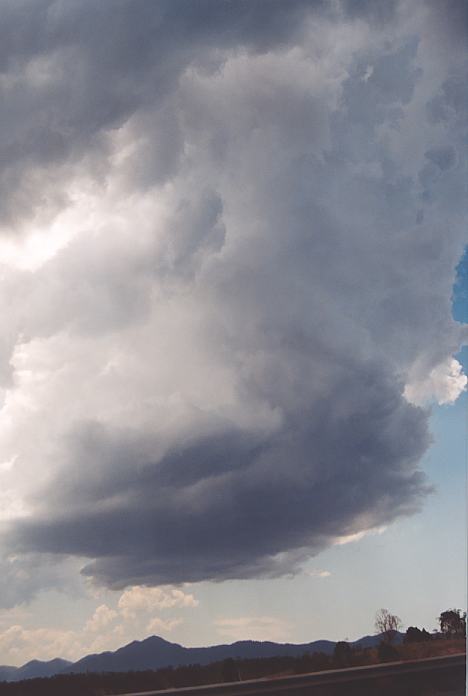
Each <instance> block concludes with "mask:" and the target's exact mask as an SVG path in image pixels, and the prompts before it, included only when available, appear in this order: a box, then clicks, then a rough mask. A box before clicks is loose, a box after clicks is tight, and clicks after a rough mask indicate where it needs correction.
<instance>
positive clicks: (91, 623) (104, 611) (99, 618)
mask: <svg viewBox="0 0 468 696" xmlns="http://www.w3.org/2000/svg"><path fill="white" fill-rule="evenodd" d="M117 617H118V612H116V611H115V609H111V608H110V607H108V606H107V604H100V605H99V606H98V607H97V609H96V610H95V612H94V614H93V615H92V617H91V618H90V619H89V620H88V621H87V622H86V627H85V630H86V631H91V632H93V633H98V632H101V631H102V630H103V629H104V628H106V627H107V626H108V625H109V624H110V623H112V622H113V621H114V620H115V619H116V618H117Z"/></svg>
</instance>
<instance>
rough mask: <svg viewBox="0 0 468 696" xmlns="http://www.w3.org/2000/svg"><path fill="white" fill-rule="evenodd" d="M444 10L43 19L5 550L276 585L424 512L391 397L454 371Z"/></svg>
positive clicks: (126, 580)
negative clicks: (311, 562)
mask: <svg viewBox="0 0 468 696" xmlns="http://www.w3.org/2000/svg"><path fill="white" fill-rule="evenodd" d="M26 4H27V3H26ZM175 5H177V10H178V12H177V13H176V12H175V10H174V9H173V7H174V6H175ZM384 5H385V7H384ZM195 8H197V9H195ZM379 8H380V10H379ZM385 8H386V9H385ZM286 10H287V11H286ZM434 11H435V10H434V8H433V4H432V3H426V2H419V3H410V2H400V3H386V4H384V3H355V4H353V3H348V2H343V3H342V4H336V5H334V6H333V8H332V6H331V4H330V5H329V4H327V3H325V4H323V3H310V2H309V3H307V2H294V3H285V2H280V3H277V2H273V1H272V2H256V1H255V0H254V1H252V2H248V3H244V2H217V1H215V0H212V1H208V0H207V1H206V2H202V3H196V4H194V3H191V2H190V3H189V2H178V3H177V2H176V3H169V2H167V3H166V2H158V3H152V2H140V3H132V2H123V1H122V2H118V3H113V4H112V6H111V5H110V4H107V5H106V4H103V5H99V7H96V6H95V5H94V4H88V3H83V4H81V3H80V4H79V5H78V4H76V3H72V2H70V3H66V2H65V3H53V2H50V3H42V4H41V3H37V4H36V5H35V12H36V13H38V18H37V19H38V22H39V27H40V28H39V31H38V33H37V36H36V35H35V36H34V39H33V37H32V36H31V37H30V42H31V45H30V48H29V51H28V52H25V51H23V52H21V51H19V48H18V46H16V45H11V46H10V53H11V59H10V62H8V63H7V64H6V65H7V67H6V71H7V72H6V75H7V77H8V79H9V82H8V80H7V81H6V82H5V85H7V87H8V88H9V89H11V90H13V92H12V101H11V103H12V104H13V105H15V109H16V110H17V111H18V113H19V116H20V118H15V119H13V120H12V123H11V127H10V129H7V131H8V132H10V134H11V138H12V142H13V143H16V144H14V146H13V145H12V147H13V150H12V152H16V150H17V149H18V147H19V145H18V143H20V142H23V143H26V145H23V149H22V150H20V155H21V156H19V155H18V156H16V155H15V156H14V157H13V156H12V160H11V164H8V163H7V167H6V170H5V171H6V174H5V178H4V180H3V181H2V184H1V186H2V188H1V190H0V195H2V194H3V195H4V198H5V200H7V201H8V205H7V206H6V208H5V212H4V215H3V224H4V226H5V229H6V231H7V233H8V234H6V236H5V237H4V240H3V242H2V243H3V244H4V247H2V249H4V253H5V254H7V252H8V254H9V256H8V259H9V266H8V267H6V266H5V272H4V275H3V277H2V283H3V286H4V289H5V293H4V295H3V298H4V299H3V303H4V304H3V310H2V317H3V319H2V326H1V327H0V329H1V331H0V335H1V341H2V346H3V348H2V351H3V354H4V356H5V360H4V366H3V371H2V373H3V376H4V387H5V392H4V403H3V409H2V421H1V426H0V449H1V452H2V455H1V460H2V461H3V462H5V463H6V464H5V466H4V467H3V468H2V469H1V476H2V479H3V484H4V490H5V491H7V492H8V496H9V499H11V500H12V501H13V502H12V506H11V510H10V511H9V512H8V511H6V513H5V515H4V519H5V520H6V522H5V524H6V525H7V527H6V531H5V535H4V539H5V541H4V543H5V545H6V547H7V549H8V550H9V552H10V553H15V554H20V555H21V554H22V553H34V554H37V553H53V554H59V555H64V556H70V555H71V556H77V557H80V558H85V559H88V561H87V562H86V565H85V567H84V573H85V574H87V575H92V576H93V577H94V578H96V579H97V580H98V581H102V582H104V583H106V584H107V585H109V586H111V587H120V588H123V587H125V586H128V585H139V584H147V585H155V584H167V583H179V582H180V583H182V582H188V581H198V580H206V579H215V580H219V579H225V578H245V577H258V576H272V575H278V574H282V573H286V572H292V571H294V570H295V569H297V568H298V567H299V566H300V564H301V562H302V561H303V560H304V559H305V558H307V557H308V556H310V554H314V553H317V552H318V551H320V550H321V549H323V548H324V547H326V546H327V545H329V544H331V543H333V541H334V540H336V539H337V538H341V537H347V536H349V535H353V534H357V533H359V532H361V531H363V530H367V529H372V528H376V527H381V526H383V525H386V524H388V523H389V522H391V521H392V520H394V519H396V518H397V517H398V516H400V515H406V514H410V513H413V512H414V511H415V510H417V509H418V508H419V507H420V505H421V504H422V501H423V499H424V497H425V495H426V494H427V493H428V491H429V490H430V483H429V482H428V481H427V480H426V478H425V476H424V474H423V473H422V471H421V470H420V468H419V462H420V460H421V457H422V455H423V453H424V452H425V450H426V449H427V447H428V445H429V442H430V436H429V433H428V429H427V421H428V411H427V410H425V407H421V406H416V405H414V404H412V403H410V402H409V400H408V399H407V398H406V397H405V388H406V395H407V396H408V394H422V393H424V395H425V396H428V398H429V399H430V398H431V393H429V392H428V387H427V376H428V375H429V374H436V375H437V394H446V393H448V391H450V398H451V399H452V398H456V396H457V393H458V392H459V391H460V389H463V387H464V384H465V382H464V381H463V379H462V378H460V379H458V380H457V381H456V384H455V382H454V380H453V379H452V382H451V383H450V385H446V384H445V383H444V379H445V378H444V374H445V373H444V372H443V370H441V368H440V366H441V365H446V364H447V361H448V360H450V359H451V356H452V355H453V354H454V353H455V352H456V351H457V349H458V347H459V346H460V344H461V342H462V341H463V335H464V334H463V327H461V326H460V325H459V324H457V323H456V322H454V321H453V319H452V317H451V309H450V297H451V289H452V285H453V281H454V269H455V267H456V264H457V261H458V259H459V258H460V256H461V254H462V251H463V245H464V227H463V211H462V205H463V203H462V201H463V195H462V187H463V183H462V181H463V175H462V162H461V161H460V157H459V155H458V153H459V150H460V143H461V142H462V137H463V135H462V132H463V129H464V119H463V116H462V110H463V104H462V102H461V100H460V98H459V94H460V89H462V86H461V83H460V80H459V78H460V75H461V73H462V56H461V55H459V50H458V49H456V48H454V50H453V51H451V52H447V50H446V48H443V47H446V32H448V31H450V30H451V29H450V26H449V25H447V26H444V31H445V33H444V32H443V31H442V28H438V27H437V23H436V22H435V21H434ZM21 17H22V15H21V13H20V10H18V9H15V8H14V6H11V7H10V6H9V14H8V21H9V22H18V23H19V22H20V20H21ZM23 19H24V17H23ZM21 26H22V31H23V32H27V27H28V24H27V23H21ZM104 28H106V31H105V32H104ZM28 36H29V35H28ZM104 36H105V39H104V40H103V37H104ZM155 37H159V38H158V40H156V39H155ZM23 43H26V38H24V41H23ZM15 57H16V58H15ZM64 61H65V62H64ZM2 84H3V83H2ZM7 87H2V89H7ZM69 104H71V106H67V105H69ZM73 105H74V106H73ZM12 108H13V107H12ZM54 119H55V120H54ZM38 123H39V124H42V128H43V131H44V134H45V133H47V138H48V139H47V138H46V139H45V140H44V139H43V140H41V142H40V143H39V141H38V139H39V135H40V133H41V132H42V131H40V130H38V128H39V126H38ZM28 133H30V134H31V142H32V144H31V146H27V143H29V141H28V140H27V138H26V134H28ZM36 141H37V142H36ZM47 143H49V144H48V145H47ZM33 145H34V147H33ZM43 172H48V175H47V176H44V175H43ZM11 182H14V186H15V190H16V192H17V195H15V196H13V197H10V195H9V193H8V192H9V191H10V190H11V185H12V183H11ZM9 187H10V188H9ZM51 191H54V196H52V195H51ZM45 221H46V222H45ZM47 221H49V222H47ZM50 221H52V223H50ZM49 223H50V224H52V225H55V227H53V229H54V234H53V244H52V245H51V247H50V251H49V252H47V253H45V254H44V253H43V252H41V253H42V256H40V260H38V258H37V257H36V258H34V249H35V247H34V245H33V244H32V242H31V239H35V238H36V237H37V235H39V239H42V240H43V241H46V240H47V239H48V238H49V237H48V232H47V230H48V227H47V225H49ZM41 226H42V227H41ZM62 227H63V237H61V230H62ZM13 232H15V235H16V236H15V235H14V234H13ZM34 235H36V237H35V236H34ZM12 237H14V239H15V241H14V242H12ZM28 240H29V241H28ZM12 244H13V247H12ZM28 244H29V246H28ZM15 245H16V246H15ZM31 245H32V246H31ZM12 249H13V251H12ZM15 249H16V251H15ZM15 254H16V256H15ZM28 254H29V256H27V255H28ZM22 255H23V256H22ZM25 255H26V256H25ZM26 257H27V259H29V260H28V261H27V263H26V262H25V261H24V259H25V258H26ZM6 293H7V294H6ZM451 364H452V363H451ZM457 369H458V368H455V367H454V368H453V370H452V372H451V373H450V374H452V376H453V374H454V370H455V372H456V373H457V375H458V374H459V373H458V372H457ZM434 371H435V372H434ZM448 376H449V377H450V375H448ZM454 390H455V391H454ZM429 391H430V390H429ZM455 392H457V393H455ZM437 394H436V396H437ZM418 401H419V399H418ZM18 509H19V510H21V514H20V515H18V514H17V511H18Z"/></svg>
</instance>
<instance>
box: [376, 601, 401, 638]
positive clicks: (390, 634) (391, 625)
mask: <svg viewBox="0 0 468 696" xmlns="http://www.w3.org/2000/svg"><path fill="white" fill-rule="evenodd" d="M401 627H402V622H401V619H400V617H399V616H396V614H391V613H390V612H389V611H388V609H379V611H378V612H377V613H376V615H375V630H376V631H377V633H379V634H380V635H381V636H382V639H383V640H384V641H385V642H386V643H393V641H394V640H395V637H396V633H397V631H398V630H399V629H400V628H401Z"/></svg>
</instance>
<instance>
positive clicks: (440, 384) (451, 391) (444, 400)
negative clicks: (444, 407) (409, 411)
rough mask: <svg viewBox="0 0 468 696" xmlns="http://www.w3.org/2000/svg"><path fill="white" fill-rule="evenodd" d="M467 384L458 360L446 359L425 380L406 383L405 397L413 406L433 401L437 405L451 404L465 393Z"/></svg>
mask: <svg viewBox="0 0 468 696" xmlns="http://www.w3.org/2000/svg"><path fill="white" fill-rule="evenodd" d="M467 382H468V379H467V377H466V375H465V374H463V368H462V366H461V365H460V363H459V362H458V360H455V358H448V359H447V360H444V362H442V363H441V364H440V365H437V366H436V367H434V368H433V369H432V370H431V371H430V373H429V375H428V376H427V377H426V378H425V379H423V380H421V381H420V382H416V383H411V382H410V383H408V384H407V385H406V387H405V396H406V398H407V399H408V400H409V401H411V403H413V404H425V403H427V402H430V401H431V400H434V399H435V400H436V401H437V402H438V403H439V404H452V403H453V402H454V401H456V400H457V399H458V397H459V396H460V394H461V393H462V392H463V391H465V389H466V385H467Z"/></svg>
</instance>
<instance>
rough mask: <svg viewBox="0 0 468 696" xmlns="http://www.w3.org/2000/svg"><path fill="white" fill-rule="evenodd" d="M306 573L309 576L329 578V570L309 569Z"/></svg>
mask: <svg viewBox="0 0 468 696" xmlns="http://www.w3.org/2000/svg"><path fill="white" fill-rule="evenodd" d="M308 574H309V575H310V577H311V578H329V577H330V576H331V573H330V571H329V570H309V571H308Z"/></svg>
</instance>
